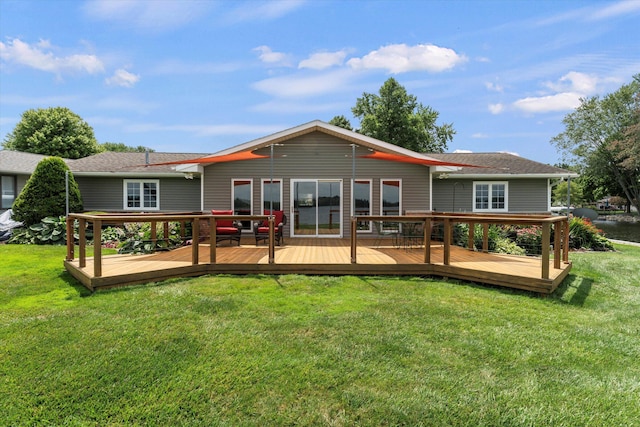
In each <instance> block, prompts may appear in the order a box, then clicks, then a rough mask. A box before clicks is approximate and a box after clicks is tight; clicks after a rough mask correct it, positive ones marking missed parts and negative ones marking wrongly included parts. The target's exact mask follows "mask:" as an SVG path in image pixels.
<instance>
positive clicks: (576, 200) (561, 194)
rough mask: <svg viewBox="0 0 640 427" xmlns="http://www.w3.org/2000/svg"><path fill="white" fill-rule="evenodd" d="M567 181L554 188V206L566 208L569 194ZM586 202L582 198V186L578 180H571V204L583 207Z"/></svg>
mask: <svg viewBox="0 0 640 427" xmlns="http://www.w3.org/2000/svg"><path fill="white" fill-rule="evenodd" d="M567 185H568V183H567V181H560V182H559V183H558V184H557V185H556V186H555V187H554V188H553V193H552V199H553V200H552V201H553V204H554V206H566V204H567V199H568V194H567ZM583 202H584V198H583V196H582V186H581V185H580V183H579V182H577V181H576V180H573V179H572V180H571V204H572V205H581V204H582V203H583Z"/></svg>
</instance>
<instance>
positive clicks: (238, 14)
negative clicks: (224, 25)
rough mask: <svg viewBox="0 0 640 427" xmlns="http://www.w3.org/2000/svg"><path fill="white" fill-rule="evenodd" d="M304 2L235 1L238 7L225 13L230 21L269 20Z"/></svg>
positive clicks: (292, 9) (288, 0) (301, 0)
mask: <svg viewBox="0 0 640 427" xmlns="http://www.w3.org/2000/svg"><path fill="white" fill-rule="evenodd" d="M304 3H305V1H304V0H279V1H267V2H265V1H262V2H237V3H232V4H239V5H241V6H240V7H238V8H236V9H234V10H233V11H232V12H230V13H229V14H228V15H227V20H229V21H230V22H232V23H238V22H246V21H269V20H273V19H278V18H281V17H282V16H285V15H287V14H288V13H290V12H292V11H294V10H296V9H298V8H299V7H301V6H302V5H303V4H304Z"/></svg>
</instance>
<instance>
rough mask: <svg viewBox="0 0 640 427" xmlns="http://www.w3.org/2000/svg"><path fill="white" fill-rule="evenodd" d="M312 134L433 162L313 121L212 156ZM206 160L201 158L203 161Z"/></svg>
mask: <svg viewBox="0 0 640 427" xmlns="http://www.w3.org/2000/svg"><path fill="white" fill-rule="evenodd" d="M312 132H321V133H325V134H327V135H331V136H334V137H336V138H339V139H342V140H345V141H346V142H348V143H350V144H355V145H357V146H360V147H364V148H370V149H372V150H375V151H381V152H384V153H392V154H401V155H404V156H408V157H413V158H417V159H423V160H435V159H434V158H433V157H429V156H425V155H423V154H420V153H416V152H415V151H411V150H408V149H406V148H403V147H399V146H397V145H395V144H390V143H388V142H384V141H380V140H379V139H375V138H371V137H369V136H366V135H362V134H360V133H357V132H353V131H350V130H347V129H344V128H341V127H339V126H334V125H331V124H329V123H326V122H323V121H321V120H314V121H312V122H308V123H305V124H303V125H300V126H296V127H293V128H290V129H286V130H283V131H281V132H277V133H274V134H272V135H268V136H265V137H262V138H258V139H254V140H252V141H249V142H245V143H243V144H239V145H236V146H234V147H231V148H228V149H225V150H222V151H219V152H217V153H214V154H213V155H212V156H221V155H227V154H232V153H236V152H241V151H255V150H258V149H260V148H265V147H269V146H271V145H274V144H283V143H285V142H286V141H289V140H291V139H294V138H296V137H299V136H301V135H306V134H309V133H312ZM204 159H206V157H205V158H203V160H204Z"/></svg>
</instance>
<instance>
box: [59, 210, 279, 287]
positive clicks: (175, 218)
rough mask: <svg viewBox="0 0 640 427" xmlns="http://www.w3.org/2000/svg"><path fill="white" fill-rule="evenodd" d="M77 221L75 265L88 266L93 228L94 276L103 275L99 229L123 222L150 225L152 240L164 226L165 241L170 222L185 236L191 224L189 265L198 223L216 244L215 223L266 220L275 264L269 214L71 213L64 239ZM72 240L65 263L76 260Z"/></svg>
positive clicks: (212, 255)
mask: <svg viewBox="0 0 640 427" xmlns="http://www.w3.org/2000/svg"><path fill="white" fill-rule="evenodd" d="M76 220H77V221H78V264H79V267H80V268H85V267H86V266H87V261H86V260H87V257H86V254H87V250H86V248H87V238H86V229H87V226H88V225H91V226H92V228H93V276H94V277H101V276H102V246H101V240H102V227H103V225H119V224H125V223H136V222H140V223H144V222H148V223H150V224H151V240H152V241H155V240H157V224H158V223H161V224H162V226H163V234H164V238H165V239H166V238H168V233H169V223H170V222H178V223H180V230H181V236H182V237H183V238H184V237H186V236H185V232H184V230H185V225H186V224H188V223H191V230H192V231H191V234H192V244H191V248H192V249H191V263H192V265H197V264H198V263H199V256H200V254H199V245H198V243H199V238H200V224H201V223H202V222H206V223H207V224H208V226H209V232H210V239H211V241H212V242H215V241H216V222H217V221H218V220H234V221H268V223H269V239H268V243H269V263H270V264H273V263H274V262H275V217H274V216H269V215H211V214H200V213H197V214H194V213H191V214H175V213H174V214H99V215H89V214H76V213H72V214H69V215H68V216H67V236H73V231H74V222H75V221H76ZM74 248H75V243H74V239H67V258H66V259H67V261H73V260H74V259H75V254H74ZM209 263H210V264H215V263H216V245H215V244H212V245H211V250H210V252H209Z"/></svg>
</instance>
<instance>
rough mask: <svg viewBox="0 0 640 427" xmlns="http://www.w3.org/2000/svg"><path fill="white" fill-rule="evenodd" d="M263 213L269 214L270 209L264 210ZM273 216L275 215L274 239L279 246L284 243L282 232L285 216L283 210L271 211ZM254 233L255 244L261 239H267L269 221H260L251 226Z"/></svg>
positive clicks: (285, 220) (285, 221)
mask: <svg viewBox="0 0 640 427" xmlns="http://www.w3.org/2000/svg"><path fill="white" fill-rule="evenodd" d="M264 215H271V211H270V210H265V211H264ZM273 216H274V217H275V218H274V219H275V229H274V234H275V239H276V244H277V245H278V246H281V245H282V244H283V243H284V238H283V236H282V234H283V233H282V232H283V229H284V226H285V225H286V224H287V216H286V215H285V214H284V211H273ZM253 231H254V234H255V235H256V246H258V243H259V242H260V241H261V240H268V239H269V221H267V220H265V221H260V222H258V223H256V224H254V226H253Z"/></svg>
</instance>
